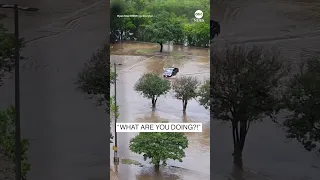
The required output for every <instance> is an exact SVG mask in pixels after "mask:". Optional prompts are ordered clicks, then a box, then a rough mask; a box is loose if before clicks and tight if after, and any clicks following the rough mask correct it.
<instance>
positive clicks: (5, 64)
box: [0, 16, 30, 179]
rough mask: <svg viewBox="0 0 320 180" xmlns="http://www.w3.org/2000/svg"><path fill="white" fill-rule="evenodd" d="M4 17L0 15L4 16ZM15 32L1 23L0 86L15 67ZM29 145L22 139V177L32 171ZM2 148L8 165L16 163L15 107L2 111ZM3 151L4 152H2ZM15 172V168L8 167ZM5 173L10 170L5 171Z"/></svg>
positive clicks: (21, 44)
mask: <svg viewBox="0 0 320 180" xmlns="http://www.w3.org/2000/svg"><path fill="white" fill-rule="evenodd" d="M3 17H4V16H3ZM3 17H0V19H1V18H3ZM14 38H15V37H14V34H12V33H9V32H8V31H7V29H6V28H5V27H4V26H3V25H2V24H0V86H2V83H3V79H4V78H5V77H6V75H8V74H11V73H12V70H13V69H14V60H15V59H14V51H15V43H14V41H15V39H14ZM19 43H20V44H19V50H21V49H22V47H23V39H20V41H19ZM28 147H29V141H28V139H22V141H21V153H22V164H21V165H22V167H21V168H22V169H21V170H22V177H23V178H24V179H25V178H26V176H27V173H28V171H30V164H29V163H28V156H27V151H28ZM0 150H1V155H3V154H2V153H4V156H6V157H5V158H6V159H8V160H9V161H10V162H9V163H7V164H8V166H10V165H11V164H14V161H15V109H14V108H13V107H11V106H10V107H9V108H8V109H6V110H3V111H0ZM2 151H3V152H2ZM7 170H8V171H12V172H14V169H7ZM4 173H5V174H6V173H8V172H4Z"/></svg>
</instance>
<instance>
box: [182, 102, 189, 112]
mask: <svg viewBox="0 0 320 180" xmlns="http://www.w3.org/2000/svg"><path fill="white" fill-rule="evenodd" d="M187 105H188V100H182V107H183V112H184V113H185V112H186V110H187Z"/></svg>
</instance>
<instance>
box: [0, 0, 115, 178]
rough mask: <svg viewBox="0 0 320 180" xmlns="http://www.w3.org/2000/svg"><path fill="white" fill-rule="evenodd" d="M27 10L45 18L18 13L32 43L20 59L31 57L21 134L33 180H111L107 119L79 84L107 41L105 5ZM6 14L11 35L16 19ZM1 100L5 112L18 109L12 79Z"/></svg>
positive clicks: (72, 2)
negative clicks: (82, 71) (77, 80)
mask: <svg viewBox="0 0 320 180" xmlns="http://www.w3.org/2000/svg"><path fill="white" fill-rule="evenodd" d="M29 3H31V4H28V5H30V6H36V7H37V8H39V9H40V11H39V12H36V13H34V12H28V13H23V12H21V14H20V17H21V18H20V25H21V26H20V34H21V37H24V38H25V39H26V42H27V46H26V48H25V49H24V50H23V52H22V55H23V56H25V57H27V58H29V59H28V61H27V63H24V66H23V67H22V69H21V121H22V122H21V123H22V124H21V126H22V135H23V137H26V138H29V139H30V143H31V144H30V149H29V160H30V163H31V171H30V173H29V175H28V179H33V180H44V179H46V180H57V179H61V180H62V179H66V180H70V179H77V180H81V179H83V180H99V179H107V178H109V177H108V173H107V172H108V171H109V169H108V166H109V149H108V148H109V144H108V143H109V139H108V135H109V132H108V130H109V123H108V119H107V117H106V115H105V114H104V113H103V110H102V109H97V108H96V107H95V103H94V102H92V101H91V100H88V99H86V98H85V96H84V95H83V94H81V93H79V92H76V90H75V88H76V87H75V85H74V81H75V78H76V75H77V72H79V71H80V69H81V68H82V67H83V64H84V62H85V61H87V60H88V59H89V58H90V56H91V54H92V53H93V52H94V51H96V50H97V49H98V48H100V47H102V46H103V45H104V43H106V42H107V41H108V39H107V38H108V20H107V18H108V12H107V9H108V7H107V5H106V1H98V0H92V1H90V0H89V1H76V0H69V1H61V0H58V1H30V2H29ZM23 5H26V4H23ZM5 12H6V13H7V14H8V16H9V18H8V19H6V21H5V22H4V23H5V24H6V25H7V26H8V27H9V29H11V30H12V29H13V25H12V23H11V22H12V21H13V20H12V14H10V13H11V12H10V11H9V10H5ZM0 93H1V94H2V95H1V96H0V102H1V108H4V107H7V106H8V105H9V104H13V102H14V85H13V79H11V80H10V79H9V80H7V81H6V82H5V85H4V86H3V87H1V89H0ZM4 94H6V96H3V95H4Z"/></svg>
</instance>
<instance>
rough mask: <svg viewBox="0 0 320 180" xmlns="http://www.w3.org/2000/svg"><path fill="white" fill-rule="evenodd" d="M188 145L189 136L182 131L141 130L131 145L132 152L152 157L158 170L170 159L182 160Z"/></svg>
mask: <svg viewBox="0 0 320 180" xmlns="http://www.w3.org/2000/svg"><path fill="white" fill-rule="evenodd" d="M187 147H188V138H187V137H186V136H185V135H184V133H181V132H141V133H139V135H137V136H136V137H134V138H133V139H131V140H130V145H129V148H130V150H131V151H132V152H134V153H138V154H143V157H144V160H147V159H151V163H152V164H154V165H155V167H156V169H157V170H158V169H159V166H160V163H161V162H162V164H163V165H166V164H167V163H166V161H167V160H168V159H173V160H178V161H179V162H182V159H183V158H184V157H185V152H184V150H185V149H186V148H187Z"/></svg>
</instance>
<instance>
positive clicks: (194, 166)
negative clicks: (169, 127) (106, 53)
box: [111, 43, 210, 180]
mask: <svg viewBox="0 0 320 180" xmlns="http://www.w3.org/2000/svg"><path fill="white" fill-rule="evenodd" d="M159 48H160V46H159V45H157V44H151V43H123V44H117V45H114V46H113V47H112V50H111V52H112V55H111V62H116V63H118V64H122V65H120V66H118V69H117V71H118V74H119V77H118V81H117V103H118V104H119V106H120V117H119V120H118V122H161V121H164V120H166V121H169V122H200V123H203V132H202V133H186V136H187V137H188V139H189V147H188V149H187V150H186V157H185V158H184V159H183V162H182V163H179V162H175V161H172V160H169V161H168V166H166V167H162V168H161V173H160V174H157V173H156V172H155V171H154V168H153V166H152V165H151V164H149V163H148V161H146V162H145V161H143V157H142V155H139V154H135V153H132V152H130V150H129V147H128V145H129V141H130V139H131V138H133V137H134V136H135V135H137V133H118V146H119V152H118V155H119V157H120V159H130V160H135V161H138V162H140V163H142V164H143V167H139V166H136V165H127V164H121V163H120V165H119V167H118V172H119V179H121V180H134V179H136V180H151V179H152V180H154V179H163V180H178V179H179V180H192V179H196V178H200V179H203V180H209V179H210V123H209V121H210V116H209V111H208V110H206V109H204V108H203V107H202V106H200V105H199V103H198V102H197V101H196V100H191V101H190V102H189V103H188V108H187V113H186V114H185V115H184V114H183V112H182V105H181V104H182V103H181V101H180V100H177V99H175V98H174V97H173V94H172V92H169V93H168V94H167V95H165V96H161V97H160V98H159V99H158V102H157V107H156V110H155V111H152V109H151V101H150V100H149V99H145V98H143V97H142V96H141V95H140V94H138V93H137V92H135V91H134V89H133V87H134V84H135V82H136V81H137V80H138V79H139V78H140V77H141V75H142V74H144V73H147V72H157V73H159V74H160V73H162V72H163V69H164V68H166V67H170V66H174V67H178V68H179V69H180V72H179V73H178V75H177V76H176V77H173V78H172V79H174V78H177V77H179V76H195V77H197V78H198V79H199V80H201V81H204V80H206V79H208V78H209V75H210V74H209V67H210V64H209V51H208V49H204V48H191V47H182V46H172V45H165V46H164V49H163V50H164V52H163V53H158V52H157V51H159ZM111 156H113V153H112V151H111Z"/></svg>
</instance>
